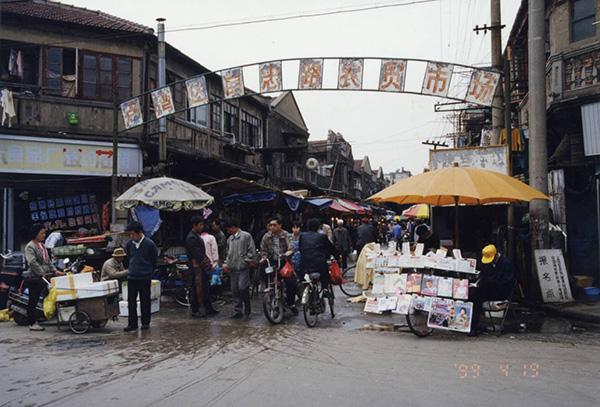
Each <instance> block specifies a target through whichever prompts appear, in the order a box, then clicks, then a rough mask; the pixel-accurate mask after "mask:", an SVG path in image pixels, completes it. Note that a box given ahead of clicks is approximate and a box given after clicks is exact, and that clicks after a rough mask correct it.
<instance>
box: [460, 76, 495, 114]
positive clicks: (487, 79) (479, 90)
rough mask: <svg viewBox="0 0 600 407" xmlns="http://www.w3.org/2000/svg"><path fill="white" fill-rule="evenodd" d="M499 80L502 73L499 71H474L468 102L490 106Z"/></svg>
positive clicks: (468, 91) (468, 92) (466, 97)
mask: <svg viewBox="0 0 600 407" xmlns="http://www.w3.org/2000/svg"><path fill="white" fill-rule="evenodd" d="M499 81H500V74H498V73H495V72H489V71H479V70H475V71H473V75H472V76H471V82H470V83H469V89H468V90H467V96H465V100H466V101H467V102H472V103H478V104H480V105H486V106H490V105H491V104H492V99H493V98H494V93H496V86H498V82H499Z"/></svg>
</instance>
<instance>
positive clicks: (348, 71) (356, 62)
mask: <svg viewBox="0 0 600 407" xmlns="http://www.w3.org/2000/svg"><path fill="white" fill-rule="evenodd" d="M362 79H363V60H362V59H354V58H350V59H340V64H339V72H338V89H361V88H362Z"/></svg>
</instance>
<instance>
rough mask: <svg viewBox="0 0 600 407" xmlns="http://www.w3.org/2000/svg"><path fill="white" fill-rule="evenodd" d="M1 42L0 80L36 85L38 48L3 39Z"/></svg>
mask: <svg viewBox="0 0 600 407" xmlns="http://www.w3.org/2000/svg"><path fill="white" fill-rule="evenodd" d="M1 42H2V46H1V47H0V81H3V82H10V83H16V84H27V85H38V72H39V70H40V68H39V56H40V48H39V47H37V46H35V45H32V44H23V43H21V42H13V41H9V40H4V39H3V40H2V41H1ZM17 89H18V87H17Z"/></svg>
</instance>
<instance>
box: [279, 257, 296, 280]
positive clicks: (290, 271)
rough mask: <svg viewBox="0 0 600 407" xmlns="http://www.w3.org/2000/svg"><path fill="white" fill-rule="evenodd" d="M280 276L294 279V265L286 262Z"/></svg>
mask: <svg viewBox="0 0 600 407" xmlns="http://www.w3.org/2000/svg"><path fill="white" fill-rule="evenodd" d="M279 275H280V276H281V277H282V278H292V277H293V276H294V265H293V264H292V263H291V262H290V261H289V260H286V261H285V264H284V266H283V267H282V268H281V270H279Z"/></svg>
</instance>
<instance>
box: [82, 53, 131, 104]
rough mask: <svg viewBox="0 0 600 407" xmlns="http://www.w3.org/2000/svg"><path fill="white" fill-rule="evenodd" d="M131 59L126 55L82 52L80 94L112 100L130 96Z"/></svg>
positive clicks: (90, 97)
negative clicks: (115, 96)
mask: <svg viewBox="0 0 600 407" xmlns="http://www.w3.org/2000/svg"><path fill="white" fill-rule="evenodd" d="M131 64H132V60H131V58H127V57H117V56H113V55H98V54H92V53H87V52H86V53H84V54H83V56H82V59H81V66H82V73H81V95H82V96H83V97H84V98H88V99H98V100H106V101H112V99H113V95H114V94H116V95H117V98H118V99H119V100H123V99H127V98H129V97H131V86H132V69H131Z"/></svg>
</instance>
